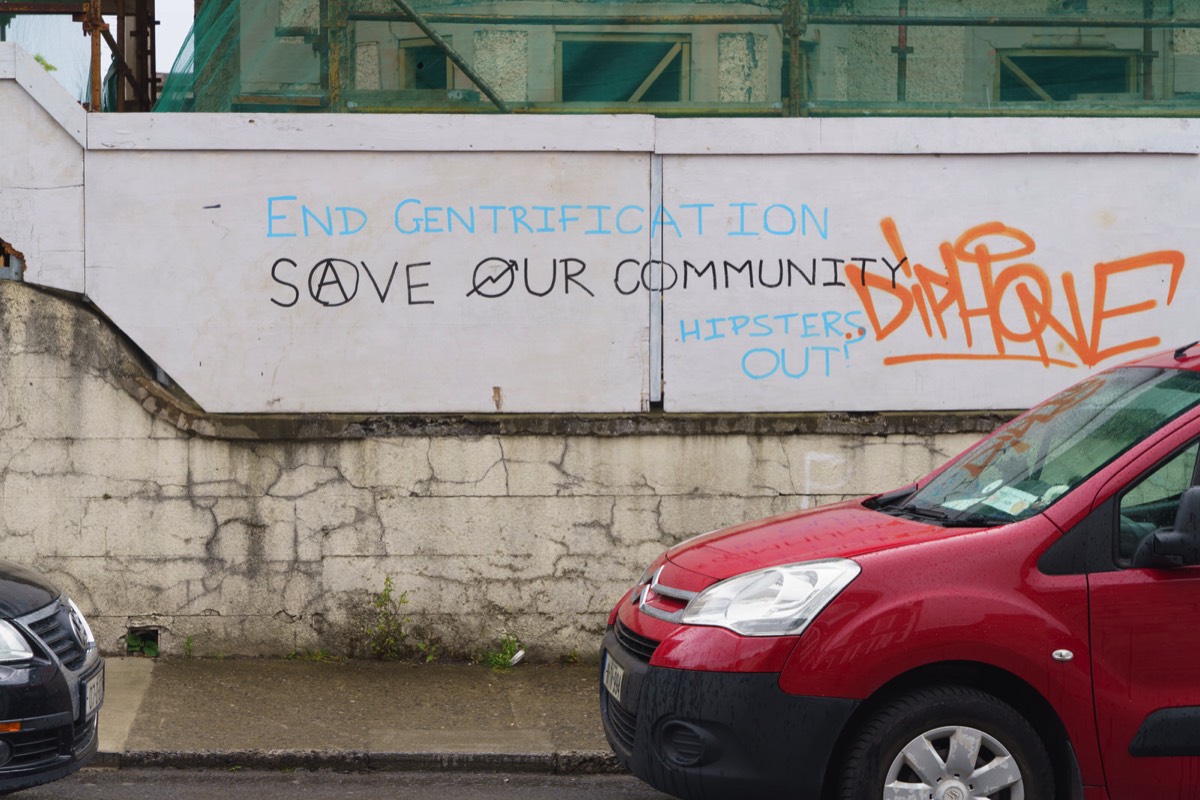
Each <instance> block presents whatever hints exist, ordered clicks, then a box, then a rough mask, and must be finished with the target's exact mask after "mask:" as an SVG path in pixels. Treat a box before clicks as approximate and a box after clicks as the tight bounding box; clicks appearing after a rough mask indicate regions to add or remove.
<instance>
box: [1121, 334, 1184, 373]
mask: <svg viewBox="0 0 1200 800" xmlns="http://www.w3.org/2000/svg"><path fill="white" fill-rule="evenodd" d="M1121 366H1123V367H1154V368H1156V369H1185V370H1188V371H1190V372H1200V341H1196V342H1185V343H1183V344H1181V345H1180V346H1179V347H1176V348H1172V349H1170V350H1162V351H1160V352H1157V353H1153V354H1151V355H1148V356H1143V357H1142V358H1138V359H1135V360H1133V361H1129V362H1126V363H1124V364H1122V365H1121Z"/></svg>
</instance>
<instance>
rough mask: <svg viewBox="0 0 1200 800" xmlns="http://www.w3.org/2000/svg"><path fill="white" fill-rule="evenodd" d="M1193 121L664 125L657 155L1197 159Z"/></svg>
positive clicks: (1198, 137)
mask: <svg viewBox="0 0 1200 800" xmlns="http://www.w3.org/2000/svg"><path fill="white" fill-rule="evenodd" d="M1197 122H1198V121H1197V120H1194V119H1117V118H1113V119H1096V118H1086V119H1085V118H1077V119H1071V118H1066V119H1063V118H1030V119H1025V118H1001V119H994V118H987V119H978V118H970V117H960V118H951V119H911V118H909V119H905V118H895V119H892V118H885V119H866V118H861V117H860V118H834V119H822V118H807V119H664V120H659V122H658V138H657V143H656V144H657V151H658V152H659V153H662V154H664V155H699V154H705V153H709V154H713V155H735V154H737V155H750V154H780V155H782V154H789V153H794V154H799V153H828V154H834V153H837V154H914V155H915V154H931V153H946V154H952V153H953V154H968V153H997V154H999V153H1064V154H1070V153H1186V154H1192V155H1194V154H1196V153H1200V127H1198V125H1197Z"/></svg>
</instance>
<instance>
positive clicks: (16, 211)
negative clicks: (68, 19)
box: [0, 51, 84, 292]
mask: <svg viewBox="0 0 1200 800" xmlns="http://www.w3.org/2000/svg"><path fill="white" fill-rule="evenodd" d="M22 56H25V54H24V53H23V52H22V51H17V57H18V62H20V61H21V60H22V58H21V57H22ZM29 61H31V62H32V61H33V59H31V58H30V59H29ZM35 65H36V64H35ZM38 69H41V67H38ZM48 80H50V83H51V84H52V87H51V88H52V89H53V90H54V91H57V92H60V93H62V94H64V95H65V92H63V90H62V88H61V87H59V86H58V85H57V84H55V83H54V81H53V79H48ZM39 85H40V84H39ZM0 109H3V110H4V113H3V119H2V121H0V152H2V153H3V154H4V155H3V157H2V158H0V239H3V240H4V241H6V242H8V243H10V244H11V245H12V246H13V247H15V248H16V249H17V250H19V251H20V252H21V253H22V254H23V255H24V257H25V266H26V272H25V276H24V277H25V280H27V281H29V282H31V283H37V284H40V285H42V286H48V287H51V288H55V289H63V290H67V291H74V292H82V291H83V281H84V275H83V148H82V146H81V145H80V144H79V143H78V142H77V141H76V140H75V139H74V138H73V137H72V136H71V134H70V133H69V132H68V131H66V130H64V129H63V127H62V126H61V125H60V123H59V121H58V120H56V119H55V118H54V117H53V116H51V114H50V113H49V112H48V111H47V110H46V109H45V108H44V107H43V106H42V104H41V103H40V102H38V100H37V99H35V98H34V97H33V96H31V95H30V94H29V93H28V92H27V91H26V89H25V87H24V86H23V85H21V84H20V83H19V82H17V81H15V80H3V79H0ZM80 113H81V114H82V113H83V112H82V111H80Z"/></svg>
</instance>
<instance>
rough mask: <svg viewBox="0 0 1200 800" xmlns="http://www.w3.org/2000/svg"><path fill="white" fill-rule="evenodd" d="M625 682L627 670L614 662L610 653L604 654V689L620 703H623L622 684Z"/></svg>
mask: <svg viewBox="0 0 1200 800" xmlns="http://www.w3.org/2000/svg"><path fill="white" fill-rule="evenodd" d="M624 681H625V669H624V668H623V667H622V666H621V665H620V664H618V663H617V662H616V661H613V660H612V657H611V656H609V655H608V653H605V654H604V688H605V689H608V693H609V694H611V695H612V696H613V698H614V699H615V700H616V701H617V702H618V703H619V702H621V684H622V683H623V682H624Z"/></svg>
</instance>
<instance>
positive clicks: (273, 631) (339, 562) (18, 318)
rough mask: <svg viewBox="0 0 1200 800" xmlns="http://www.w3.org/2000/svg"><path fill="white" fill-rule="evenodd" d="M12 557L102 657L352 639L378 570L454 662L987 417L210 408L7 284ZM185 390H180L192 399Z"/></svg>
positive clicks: (585, 623)
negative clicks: (155, 645)
mask: <svg viewBox="0 0 1200 800" xmlns="http://www.w3.org/2000/svg"><path fill="white" fill-rule="evenodd" d="M0 340H2V342H3V346H0V381H2V384H0V385H2V386H3V391H2V393H0V429H2V430H3V436H2V437H0V520H2V523H0V531H2V534H3V537H4V538H3V541H4V548H3V554H4V556H5V557H7V558H10V559H12V560H16V561H20V562H24V563H27V564H30V565H33V566H35V567H37V568H39V569H41V570H43V571H45V572H47V573H49V574H50V575H51V576H52V577H53V579H55V580H56V581H57V582H58V583H59V584H60V585H61V586H62V588H63V589H64V590H66V591H67V592H69V593H70V594H71V595H72V596H73V597H75V598H76V599H77V601H78V602H79V603H80V605H81V607H82V608H83V609H84V611H85V612H86V613H88V615H89V618H90V619H91V620H92V622H93V625H94V627H95V628H96V632H97V636H98V638H99V639H100V641H101V644H102V647H103V648H104V649H105V650H106V651H107V652H115V651H119V650H121V649H122V648H123V642H122V639H121V637H122V636H123V634H124V633H125V632H126V630H127V629H129V628H130V627H142V626H147V627H154V628H157V629H158V630H159V637H160V644H161V645H162V647H163V650H164V652H167V653H172V652H175V653H178V652H181V651H182V650H183V648H184V643H185V642H188V648H189V649H190V651H191V652H193V653H195V654H197V655H215V654H227V655H250V654H256V655H257V654H264V655H286V654H288V653H290V652H292V651H294V650H300V651H303V650H306V649H317V648H323V649H326V650H329V651H332V652H346V651H347V650H349V649H350V648H351V640H352V638H353V636H352V634H353V631H352V627H353V618H354V614H355V612H356V611H358V612H361V611H362V610H364V609H366V608H367V606H368V604H369V602H370V595H371V593H373V592H378V591H379V590H380V589H382V587H383V583H384V579H385V576H391V577H392V578H393V579H394V581H395V585H396V589H397V591H406V592H408V593H409V600H410V602H409V604H408V606H406V610H407V612H408V613H409V614H411V616H412V618H413V624H414V625H419V626H422V627H424V628H425V629H426V631H428V632H429V634H431V635H433V636H436V637H438V638H439V639H441V640H442V642H443V643H444V645H445V646H446V647H447V649H448V650H450V651H458V652H470V651H472V650H478V649H480V648H482V647H484V646H486V645H489V644H494V642H495V640H496V638H497V637H498V636H499V635H500V633H501V632H502V631H507V632H511V633H514V634H516V635H517V636H519V637H520V639H521V640H522V641H523V642H524V643H525V644H526V645H527V646H528V647H529V649H530V654H531V656H532V657H544V658H552V657H555V656H559V655H563V654H566V653H570V652H572V651H576V652H578V653H579V654H580V655H582V656H584V657H587V656H590V655H592V654H593V653H594V652H595V648H596V645H597V642H598V640H599V637H600V635H601V632H602V630H603V627H604V623H605V617H606V613H607V611H608V609H609V608H610V606H611V605H612V604H613V603H614V602H615V601H616V600H617V599H618V597H619V596H620V595H621V594H622V593H623V592H624V591H625V590H626V589H627V588H628V586H629V585H630V584H631V582H632V581H633V579H634V578H635V577H636V576H637V575H638V574H639V573H640V572H641V570H642V569H643V568H644V566H645V564H646V562H648V561H649V560H650V559H651V558H652V557H654V556H655V555H656V554H657V553H658V552H659V551H660V550H661V549H662V548H664V547H666V546H668V545H670V544H672V543H674V542H677V541H679V540H681V539H683V538H686V537H688V536H691V535H693V534H696V533H699V532H703V531H706V530H709V529H712V528H715V527H718V526H722V525H726V524H730V523H734V522H738V521H741V520H744V519H747V518H751V517H756V516H762V515H767V514H771V513H776V512H781V511H786V510H788V509H792V508H795V507H798V506H809V505H812V504H815V503H820V502H824V501H827V500H835V499H839V498H842V497H846V496H849V495H856V494H860V493H866V492H870V491H874V490H881V489H886V488H891V487H894V486H897V485H899V484H902V483H904V482H906V481H908V480H910V479H912V478H914V477H916V476H918V475H920V474H922V473H924V472H925V471H927V470H929V469H930V468H931V467H933V466H935V465H936V464H938V463H939V462H941V461H943V460H944V459H945V458H947V457H948V456H950V455H952V454H953V453H954V452H956V451H958V450H959V449H961V448H962V447H964V446H965V445H967V444H968V443H969V442H971V441H973V440H974V439H975V438H977V437H978V435H979V434H980V433H981V432H983V431H985V430H987V429H989V428H991V427H993V426H994V425H996V424H997V423H998V422H999V421H1001V419H1002V418H1003V417H1002V416H997V415H978V414H976V415H964V416H955V415H945V414H942V415H936V416H934V415H929V416H917V415H892V416H886V415H856V416H850V415H795V416H790V417H789V416H737V417H735V416H720V415H714V416H703V417H682V418H667V417H665V416H664V415H653V414H650V415H632V416H616V417H578V416H575V417H562V418H558V417H550V416H539V417H503V416H496V417H479V418H458V417H423V418H411V417H384V418H373V419H366V418H352V417H334V416H310V417H217V416H211V415H205V414H203V413H202V412H200V411H199V410H198V409H196V408H194V407H191V406H189V404H188V401H187V399H186V397H184V396H183V395H182V394H180V393H175V394H172V393H171V392H169V391H168V390H166V389H164V388H163V387H161V386H159V385H157V384H156V383H155V382H154V381H153V380H152V379H151V377H150V375H151V372H150V371H149V370H148V367H149V365H146V364H144V363H142V361H141V360H140V356H139V355H138V354H137V353H136V351H134V350H133V349H132V348H131V347H130V346H129V345H128V344H127V343H126V342H125V341H124V340H123V339H122V338H121V337H120V336H119V334H117V333H115V332H114V331H113V329H112V328H111V327H110V326H109V325H107V324H106V323H105V322H104V321H103V320H101V319H99V318H98V317H97V316H95V315H94V314H93V313H92V312H91V311H89V310H88V309H87V308H85V307H84V306H82V305H80V304H79V303H77V302H76V301H74V300H73V299H70V298H64V297H60V296H56V295H53V294H49V293H47V292H44V291H41V290H37V289H34V288H32V287H30V286H27V285H24V284H19V283H11V282H0ZM185 388H186V387H185Z"/></svg>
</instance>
